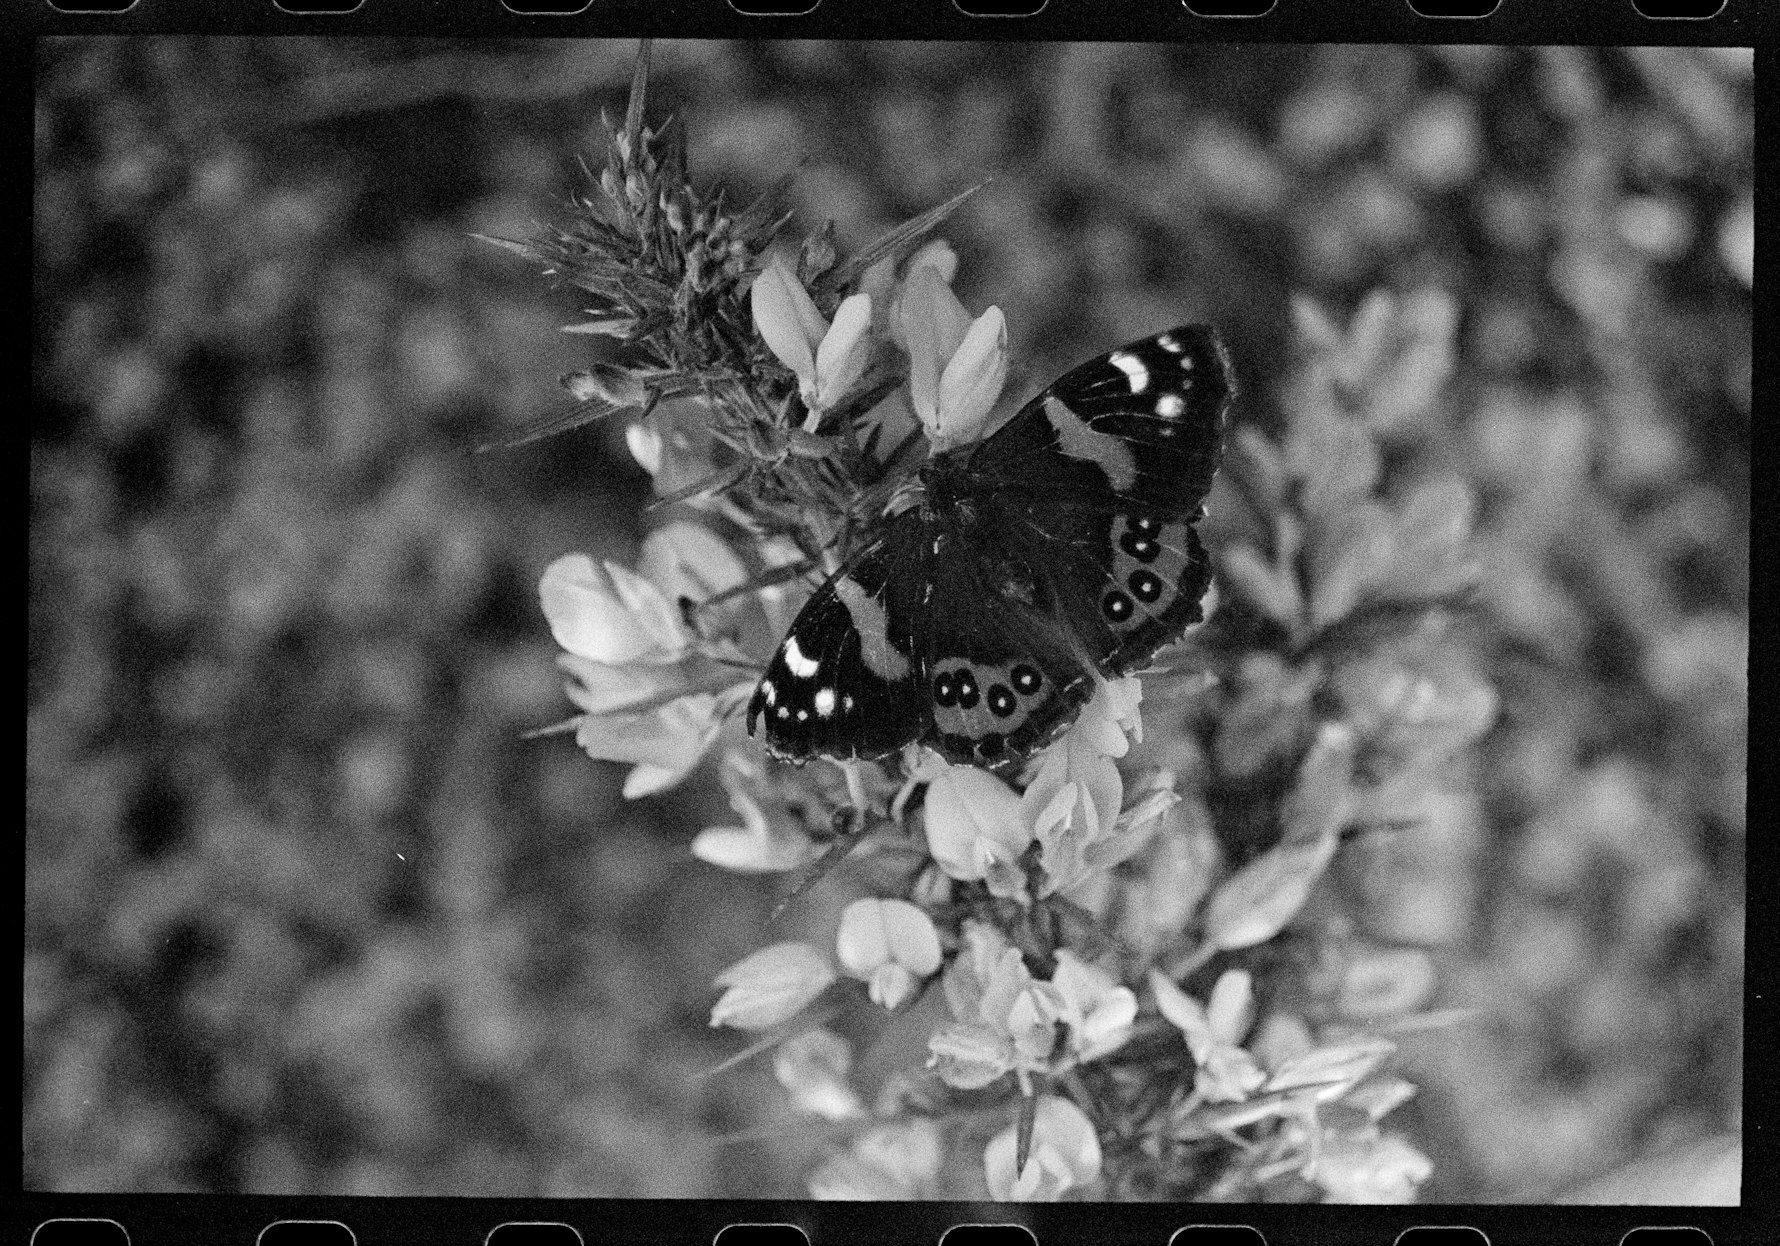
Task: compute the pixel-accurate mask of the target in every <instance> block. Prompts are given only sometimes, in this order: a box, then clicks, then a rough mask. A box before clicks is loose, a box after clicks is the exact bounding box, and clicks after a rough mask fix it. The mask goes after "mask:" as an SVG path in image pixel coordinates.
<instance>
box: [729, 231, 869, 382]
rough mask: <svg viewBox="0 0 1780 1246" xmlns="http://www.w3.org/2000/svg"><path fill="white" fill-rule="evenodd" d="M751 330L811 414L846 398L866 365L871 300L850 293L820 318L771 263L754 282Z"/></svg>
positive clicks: (786, 273)
mask: <svg viewBox="0 0 1780 1246" xmlns="http://www.w3.org/2000/svg"><path fill="white" fill-rule="evenodd" d="M750 302H751V304H752V306H753V311H754V327H755V329H756V330H758V331H759V333H760V336H761V338H762V339H763V340H764V341H765V342H766V344H767V347H768V348H769V349H770V350H771V351H772V352H773V354H775V355H777V356H778V358H779V362H780V363H782V364H784V365H785V366H786V367H787V368H790V369H791V371H792V372H793V373H794V374H795V375H796V376H797V388H798V393H799V394H801V395H802V396H803V401H804V405H805V406H807V407H808V408H809V409H810V410H811V411H812V412H822V411H826V410H828V409H829V408H830V407H832V406H833V405H834V404H835V403H837V402H839V401H840V400H841V399H842V398H844V397H845V396H846V395H847V392H848V391H849V390H851V389H852V388H853V386H854V385H855V384H857V383H858V381H859V378H860V376H862V375H863V374H864V372H865V367H866V364H868V363H870V362H871V345H872V343H871V334H870V329H871V296H870V295H869V294H854V295H851V296H850V297H848V298H846V299H843V300H842V301H841V305H840V306H839V307H837V308H836V309H835V312H834V323H833V324H829V323H828V322H827V321H826V320H824V319H822V313H821V312H820V311H818V310H816V303H815V300H813V299H812V298H810V296H809V292H808V291H806V290H805V289H804V288H803V286H802V285H801V284H800V283H799V282H798V280H797V277H796V276H795V275H794V274H793V273H792V272H791V270H790V269H789V268H787V267H785V265H784V263H783V262H782V261H780V260H779V259H778V258H776V257H775V258H774V260H773V261H772V263H771V264H769V265H768V266H767V268H766V270H765V271H764V272H762V273H761V274H760V276H758V277H756V278H755V279H754V287H753V290H752V291H751V293H750Z"/></svg>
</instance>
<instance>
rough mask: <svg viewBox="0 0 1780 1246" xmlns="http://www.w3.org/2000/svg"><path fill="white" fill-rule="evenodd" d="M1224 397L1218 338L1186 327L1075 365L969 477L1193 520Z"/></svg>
mask: <svg viewBox="0 0 1780 1246" xmlns="http://www.w3.org/2000/svg"><path fill="white" fill-rule="evenodd" d="M1231 391H1232V384H1231V373H1230V364H1229V359H1228V357H1227V356H1226V354H1225V352H1224V348H1223V345H1222V343H1220V342H1219V341H1218V338H1217V335H1216V334H1215V333H1214V332H1213V331H1212V330H1211V329H1209V328H1207V327H1205V326H1204V325H1183V326H1181V327H1179V328H1176V329H1170V330H1169V331H1168V332H1166V333H1160V334H1157V335H1156V336H1155V337H1153V338H1146V339H1144V340H1143V341H1141V342H1133V343H1131V344H1130V345H1129V346H1123V347H1120V348H1119V349H1118V350H1115V351H1109V352H1107V353H1106V354H1104V355H1101V356H1099V357H1098V358H1095V359H1091V360H1089V361H1088V362H1087V363H1084V364H1081V365H1080V366H1078V367H1075V368H1072V369H1071V370H1070V371H1068V372H1067V373H1065V374H1064V375H1063V376H1062V377H1061V378H1059V379H1058V380H1057V382H1056V383H1055V384H1053V385H1052V386H1051V387H1050V388H1048V389H1046V390H1045V391H1044V392H1043V393H1041V394H1039V395H1038V397H1036V398H1034V399H1033V400H1032V401H1031V402H1029V403H1027V404H1026V405H1025V406H1024V407H1022V408H1020V410H1019V412H1018V413H1016V414H1015V415H1014V417H1013V418H1012V419H1010V420H1009V421H1008V422H1007V423H1006V424H1004V425H1002V427H1001V428H1000V429H998V430H997V431H996V432H995V433H994V434H993V435H992V436H990V437H989V438H988V440H986V441H984V442H983V443H982V445H980V446H979V447H977V449H976V451H975V452H974V453H973V454H972V455H971V458H970V463H969V467H968V469H967V470H968V471H969V473H970V476H971V478H972V479H973V480H974V481H976V482H978V483H979V484H980V485H981V486H982V487H984V488H985V489H995V490H998V491H1008V490H1011V491H1014V492H1018V493H1030V494H1034V495H1038V496H1043V497H1047V498H1050V499H1052V500H1055V501H1058V502H1060V503H1062V504H1065V505H1086V506H1090V507H1094V508H1097V509H1111V508H1112V507H1113V505H1114V504H1115V503H1117V502H1123V503H1126V504H1128V505H1130V506H1132V507H1135V508H1140V509H1142V510H1145V511H1149V512H1156V513H1160V514H1167V515H1178V516H1185V515H1190V514H1193V513H1194V512H1196V511H1197V510H1198V507H1199V504H1200V503H1201V502H1202V501H1204V500H1205V495H1206V494H1207V493H1208V492H1210V491H1211V481H1212V476H1213V475H1214V474H1215V473H1216V471H1217V466H1218V457H1219V455H1220V453H1221V452H1222V449H1223V442H1224V413H1225V411H1226V410H1227V408H1228V407H1229V404H1230V396H1231Z"/></svg>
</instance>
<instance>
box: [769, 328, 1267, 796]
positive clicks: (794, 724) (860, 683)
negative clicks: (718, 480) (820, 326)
mask: <svg viewBox="0 0 1780 1246" xmlns="http://www.w3.org/2000/svg"><path fill="white" fill-rule="evenodd" d="M1231 389H1232V385H1231V373H1230V367H1229V363H1228V361H1227V358H1226V356H1225V354H1224V351H1223V347H1222V346H1221V345H1220V343H1219V342H1218V340H1217V337H1216V335H1215V334H1214V333H1213V332H1212V331H1211V330H1210V329H1208V328H1205V327H1203V326H1188V327H1183V328H1178V329H1173V330H1170V331H1169V332H1167V333H1163V334H1158V335H1157V336H1156V337H1153V338H1147V339H1145V340H1143V341H1141V342H1134V343H1132V344H1131V345H1129V346H1125V347H1122V348H1120V349H1119V350H1116V351H1112V352H1109V353H1108V354H1106V355H1102V356H1100V357H1099V358H1097V359H1093V360H1090V361H1089V362H1087V363H1085V364H1082V365H1081V366H1080V367H1078V368H1075V369H1072V370H1071V371H1070V372H1068V373H1067V374H1065V375H1064V376H1063V377H1062V378H1061V379H1060V380H1058V381H1057V383H1056V384H1054V385H1052V386H1051V387H1050V388H1049V389H1047V390H1045V391H1044V392H1043V393H1042V394H1040V395H1039V396H1038V397H1037V398H1034V399H1033V400H1032V401H1031V402H1029V403H1027V404H1026V405H1025V406H1024V407H1022V408H1021V409H1020V410H1019V411H1018V412H1017V413H1016V414H1015V415H1014V417H1013V418H1012V419H1010V420H1009V421H1008V422H1007V423H1006V424H1004V425H1003V426H1002V427H1001V428H1000V429H999V430H997V431H996V432H995V433H994V434H993V435H992V436H990V437H989V438H988V439H987V440H986V441H984V442H983V443H982V444H981V445H979V446H977V447H975V448H974V449H971V450H959V451H953V452H951V453H949V454H947V455H942V456H940V457H939V459H937V460H936V462H935V464H934V465H932V466H930V468H929V469H927V471H925V472H924V473H923V479H924V481H925V483H926V484H927V485H928V495H929V496H928V497H927V498H926V499H924V500H923V502H922V503H921V504H919V505H917V506H913V507H910V508H909V509H907V510H905V511H903V512H902V513H901V514H899V515H897V516H896V517H894V518H892V519H890V520H889V521H888V522H887V523H886V525H885V528H884V530H883V532H882V534H881V535H880V536H879V538H878V539H877V540H876V541H874V542H873V543H872V544H871V545H869V546H867V547H866V548H865V549H863V550H862V551H860V552H859V553H857V554H856V555H854V556H853V557H852V558H850V559H849V560H848V562H847V564H846V565H845V566H843V567H842V569H841V570H840V571H839V572H838V573H836V574H835V575H834V576H832V577H830V579H829V580H828V582H827V583H825V584H824V585H823V586H822V587H821V588H819V589H817V590H816V592H815V594H814V595H813V596H812V597H811V598H810V600H809V602H808V603H807V604H806V605H805V606H804V608H803V610H802V611H801V612H799V614H798V616H797V618H796V619H795V620H794V621H793V623H792V625H791V630H790V631H789V633H788V634H787V635H786V638H785V641H784V643H783V644H782V645H781V646H780V647H779V651H778V653H776V654H775V655H774V657H773V660H772V662H771V663H770V664H769V665H768V667H767V671H766V674H765V676H764V677H763V678H762V680H761V682H760V684H759V686H758V687H757V688H756V689H755V693H754V698H753V700H752V701H751V702H750V703H749V707H748V730H749V731H750V733H752V732H753V731H754V730H755V728H756V726H757V725H758V724H760V723H764V725H765V731H766V739H767V744H768V747H769V748H770V749H771V750H772V751H773V752H774V753H775V754H777V755H778V756H781V757H786V758H790V759H794V760H802V759H805V758H809V757H814V756H825V757H836V758H847V757H858V758H875V757H882V756H884V755H886V754H889V753H892V752H895V751H896V750H897V749H899V748H901V747H902V746H903V745H905V744H908V743H910V742H912V741H916V740H920V741H922V742H924V743H926V744H929V745H931V746H932V747H934V748H936V749H938V750H939V751H940V752H941V753H943V754H944V755H945V756H946V757H947V758H948V760H951V761H953V762H959V763H968V762H975V763H979V764H983V763H986V764H994V763H995V762H997V761H1000V760H1003V759H1005V758H1009V757H1015V756H1019V755H1022V754H1024V753H1025V752H1026V751H1028V750H1029V749H1031V748H1032V747H1035V746H1036V745H1038V744H1041V743H1043V742H1044V741H1045V740H1047V739H1049V738H1050V737H1051V735H1052V734H1054V733H1055V731H1056V730H1057V729H1058V728H1059V727H1061V726H1062V725H1063V724H1064V723H1066V722H1067V721H1069V720H1070V719H1071V718H1072V717H1073V716H1074V714H1075V712H1076V710H1077V709H1079V707H1080V706H1081V704H1082V702H1083V701H1085V700H1086V699H1087V697H1088V695H1089V693H1090V692H1091V691H1092V686H1091V674H1092V670H1093V668H1098V669H1100V670H1102V671H1107V672H1110V673H1114V674H1122V673H1124V672H1125V671H1127V670H1130V669H1132V668H1133V667H1135V666H1138V665H1140V664H1141V663H1143V662H1145V661H1147V660H1148V659H1149V658H1150V657H1151V656H1152V655H1153V654H1154V653H1155V652H1156V650H1158V649H1159V648H1161V647H1162V646H1163V645H1165V644H1167V643H1169V642H1170V641H1172V640H1174V639H1176V638H1177V637H1178V636H1179V635H1180V633H1181V632H1182V631H1183V630H1184V629H1185V628H1186V627H1187V626H1188V624H1190V623H1193V622H1196V621H1197V620H1198V619H1199V618H1200V617H1201V614H1200V605H1199V600H1200V598H1201V596H1203V594H1204V592H1205V589H1206V587H1207V586H1208V585H1209V583H1210V577H1211V570H1210V564H1209V560H1208V559H1207V557H1206V555H1205V551H1204V549H1203V547H1201V545H1200V544H1199V538H1198V535H1197V534H1196V533H1195V532H1194V530H1193V524H1194V523H1195V522H1196V521H1197V520H1198V519H1199V517H1200V515H1201V513H1202V512H1201V503H1202V502H1203V501H1204V498H1205V495H1206V493H1207V492H1208V491H1209V490H1210V488H1211V481H1212V477H1213V475H1214V474H1215V473H1216V471H1217V464H1218V458H1219V455H1220V454H1221V452H1222V447H1223V434H1224V417H1225V412H1226V410H1227V408H1228V406H1229V402H1230V397H1231Z"/></svg>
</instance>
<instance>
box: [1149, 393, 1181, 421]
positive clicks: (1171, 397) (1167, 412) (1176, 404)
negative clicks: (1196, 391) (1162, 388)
mask: <svg viewBox="0 0 1780 1246" xmlns="http://www.w3.org/2000/svg"><path fill="white" fill-rule="evenodd" d="M1186 409H1187V404H1186V402H1185V400H1184V399H1182V398H1181V396H1180V395H1179V394H1163V395H1162V396H1161V397H1160V398H1158V399H1156V414H1157V415H1159V416H1161V417H1162V418H1163V419H1165V420H1172V419H1174V418H1176V417H1177V416H1179V415H1180V413H1181V412H1182V411H1185V410H1186Z"/></svg>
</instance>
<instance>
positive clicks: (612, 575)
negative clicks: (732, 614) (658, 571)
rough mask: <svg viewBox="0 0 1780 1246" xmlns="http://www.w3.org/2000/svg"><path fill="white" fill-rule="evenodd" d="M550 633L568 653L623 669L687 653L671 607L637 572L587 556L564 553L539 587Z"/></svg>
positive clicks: (545, 572)
mask: <svg viewBox="0 0 1780 1246" xmlns="http://www.w3.org/2000/svg"><path fill="white" fill-rule="evenodd" d="M538 596H539V598H540V599H541V601H542V602H543V606H544V617H545V619H547V620H548V621H549V623H550V634H551V635H552V636H554V637H555V638H556V643H557V644H559V645H561V646H562V647H563V649H564V650H566V651H567V652H568V653H570V654H573V655H574V656H576V657H579V658H585V659H587V660H588V661H590V662H599V663H603V664H605V665H607V666H621V665H624V664H627V663H633V662H656V663H660V662H672V661H676V660H677V659H678V658H679V657H680V656H681V654H683V653H684V652H685V650H686V633H685V629H684V628H683V627H682V626H681V625H680V615H679V611H677V610H676V609H675V608H674V606H673V603H672V602H670V601H668V599H667V598H666V597H665V596H664V595H663V594H662V592H661V590H660V589H658V588H657V587H656V586H655V585H654V584H651V583H650V582H649V580H648V579H647V578H646V577H644V576H641V575H638V574H637V573H636V572H635V571H632V570H630V569H629V568H627V567H621V566H619V565H618V564H617V563H612V562H608V563H606V564H605V566H604V567H603V568H602V567H596V566H594V564H593V559H591V558H589V557H588V556H587V555H586V554H564V555H563V556H562V557H561V558H558V559H557V560H556V561H555V562H553V563H551V564H550V565H549V566H548V567H546V568H545V569H544V577H543V579H542V580H541V581H540V582H539V584H538Z"/></svg>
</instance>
